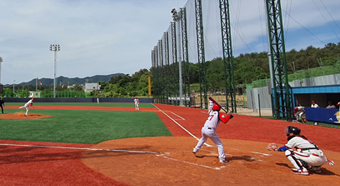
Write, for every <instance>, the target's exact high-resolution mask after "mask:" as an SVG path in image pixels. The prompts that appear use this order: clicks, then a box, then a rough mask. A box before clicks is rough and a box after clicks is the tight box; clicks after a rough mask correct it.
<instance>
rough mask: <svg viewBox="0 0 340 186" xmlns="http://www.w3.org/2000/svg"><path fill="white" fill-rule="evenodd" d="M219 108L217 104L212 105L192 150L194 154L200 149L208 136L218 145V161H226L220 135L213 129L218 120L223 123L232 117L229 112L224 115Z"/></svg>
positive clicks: (215, 127) (216, 125)
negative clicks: (200, 134) (200, 135)
mask: <svg viewBox="0 0 340 186" xmlns="http://www.w3.org/2000/svg"><path fill="white" fill-rule="evenodd" d="M220 110H221V107H220V106H219V105H217V104H214V105H213V107H212V111H211V112H210V113H209V117H208V119H207V120H206V122H205V124H204V126H203V127H202V138H201V139H200V140H199V141H198V143H197V145H196V147H195V148H194V150H193V151H192V152H193V153H194V154H196V153H197V152H198V151H199V150H200V149H201V147H202V145H203V144H204V143H205V142H206V141H207V139H208V138H210V139H211V140H212V141H213V142H214V143H215V145H216V146H217V147H218V158H219V159H220V162H221V163H228V161H227V160H226V159H225V154H224V147H223V144H222V142H221V139H220V137H218V135H217V134H216V132H215V131H216V129H217V127H218V124H219V122H220V121H222V122H223V123H227V122H228V121H229V120H230V119H231V118H233V115H231V114H230V115H227V116H224V115H223V114H221V113H220V112H219V111H220Z"/></svg>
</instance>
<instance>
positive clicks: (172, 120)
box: [152, 104, 213, 147]
mask: <svg viewBox="0 0 340 186" xmlns="http://www.w3.org/2000/svg"><path fill="white" fill-rule="evenodd" d="M152 105H153V106H155V107H156V108H157V109H158V110H159V111H161V112H162V113H163V114H164V115H166V116H167V117H168V118H169V119H171V120H172V121H173V122H174V123H176V124H177V125H178V126H179V127H181V128H182V129H183V130H184V131H185V132H187V133H188V134H189V135H190V136H192V137H194V138H195V139H196V140H197V141H198V140H200V139H199V138H198V137H196V136H195V135H193V134H192V133H191V132H190V131H188V130H187V129H186V128H184V127H183V126H182V125H181V124H179V123H178V122H177V121H175V120H174V119H173V118H172V117H170V116H169V115H168V114H166V113H165V112H164V111H163V110H161V109H160V108H158V107H157V106H156V105H154V104H152ZM204 144H205V145H206V146H208V147H213V146H212V145H209V144H207V143H204Z"/></svg>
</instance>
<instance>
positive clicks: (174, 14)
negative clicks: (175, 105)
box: [171, 9, 183, 106]
mask: <svg viewBox="0 0 340 186" xmlns="http://www.w3.org/2000/svg"><path fill="white" fill-rule="evenodd" d="M171 13H172V18H173V20H174V21H175V22H177V23H178V32H177V33H178V42H177V43H178V47H177V48H178V57H179V61H178V66H179V68H178V70H179V73H178V74H179V100H180V101H179V106H183V80H182V57H181V42H180V41H181V28H180V27H181V25H180V21H181V16H182V14H181V11H180V12H179V13H178V12H177V11H176V9H172V10H171Z"/></svg>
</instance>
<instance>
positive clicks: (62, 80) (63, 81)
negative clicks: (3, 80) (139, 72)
mask: <svg viewBox="0 0 340 186" xmlns="http://www.w3.org/2000/svg"><path fill="white" fill-rule="evenodd" d="M118 75H122V76H124V75H125V74H123V73H116V74H110V75H96V76H91V77H84V78H78V77H76V78H68V77H63V76H60V77H57V78H56V84H57V85H66V86H68V85H73V84H82V85H84V84H85V83H86V82H87V83H97V82H99V81H104V82H109V81H110V79H111V77H116V76H118ZM53 81H54V79H50V78H40V79H32V80H31V81H29V82H23V83H19V85H22V86H25V85H36V83H38V84H39V82H41V84H42V85H46V86H53ZM4 86H9V85H4Z"/></svg>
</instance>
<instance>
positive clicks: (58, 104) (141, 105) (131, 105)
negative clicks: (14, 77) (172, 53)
mask: <svg viewBox="0 0 340 186" xmlns="http://www.w3.org/2000/svg"><path fill="white" fill-rule="evenodd" d="M25 103H26V102H25ZM25 103H24V102H8V103H7V102H6V103H5V106H18V107H19V106H23V105H24V104H25ZM33 106H91V107H135V104H134V103H107V102H105V103H104V102H103V103H99V104H97V103H92V102H91V103H76V102H49V103H46V102H33ZM139 107H140V108H155V107H154V106H153V105H152V104H150V103H140V104H139Z"/></svg>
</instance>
